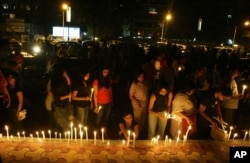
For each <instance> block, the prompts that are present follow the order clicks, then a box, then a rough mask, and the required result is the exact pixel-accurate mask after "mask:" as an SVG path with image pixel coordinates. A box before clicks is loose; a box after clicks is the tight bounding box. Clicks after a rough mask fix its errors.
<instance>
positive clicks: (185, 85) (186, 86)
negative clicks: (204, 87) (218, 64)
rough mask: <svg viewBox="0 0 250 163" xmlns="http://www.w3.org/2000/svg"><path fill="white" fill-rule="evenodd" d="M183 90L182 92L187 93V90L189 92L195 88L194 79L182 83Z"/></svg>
mask: <svg viewBox="0 0 250 163" xmlns="http://www.w3.org/2000/svg"><path fill="white" fill-rule="evenodd" d="M180 89H181V90H180V91H181V92H182V93H186V92H189V91H191V90H194V89H195V83H194V82H193V81H187V82H184V83H183V84H182V85H181V88H180Z"/></svg>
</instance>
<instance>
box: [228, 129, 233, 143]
mask: <svg viewBox="0 0 250 163" xmlns="http://www.w3.org/2000/svg"><path fill="white" fill-rule="evenodd" d="M232 130H233V126H230V130H229V134H228V138H227V140H230V137H231V133H232Z"/></svg>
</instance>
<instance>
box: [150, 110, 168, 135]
mask: <svg viewBox="0 0 250 163" xmlns="http://www.w3.org/2000/svg"><path fill="white" fill-rule="evenodd" d="M165 113H166V112H165V111H164V112H158V114H162V115H164V114H165ZM166 126H167V119H161V118H159V116H156V115H154V114H152V113H149V115H148V138H149V139H152V138H153V137H155V136H157V135H160V139H164V137H165V136H164V133H165V129H166Z"/></svg>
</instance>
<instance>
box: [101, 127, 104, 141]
mask: <svg viewBox="0 0 250 163" xmlns="http://www.w3.org/2000/svg"><path fill="white" fill-rule="evenodd" d="M101 131H102V143H104V128H102V129H101Z"/></svg>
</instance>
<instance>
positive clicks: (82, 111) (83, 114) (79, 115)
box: [75, 106, 90, 126]
mask: <svg viewBox="0 0 250 163" xmlns="http://www.w3.org/2000/svg"><path fill="white" fill-rule="evenodd" d="M75 108H76V120H77V122H79V123H80V124H82V125H83V126H86V125H87V122H88V115H89V109H90V107H89V106H87V107H80V106H75Z"/></svg>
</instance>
